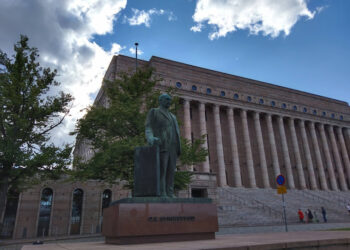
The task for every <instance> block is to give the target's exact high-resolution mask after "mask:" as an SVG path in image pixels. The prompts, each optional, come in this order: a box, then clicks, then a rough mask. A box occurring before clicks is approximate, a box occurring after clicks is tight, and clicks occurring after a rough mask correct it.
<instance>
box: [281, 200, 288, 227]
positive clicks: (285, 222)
mask: <svg viewBox="0 0 350 250" xmlns="http://www.w3.org/2000/svg"><path fill="white" fill-rule="evenodd" d="M282 205H283V217H284V225H285V227H286V232H288V226H287V215H286V204H285V202H284V194H282Z"/></svg>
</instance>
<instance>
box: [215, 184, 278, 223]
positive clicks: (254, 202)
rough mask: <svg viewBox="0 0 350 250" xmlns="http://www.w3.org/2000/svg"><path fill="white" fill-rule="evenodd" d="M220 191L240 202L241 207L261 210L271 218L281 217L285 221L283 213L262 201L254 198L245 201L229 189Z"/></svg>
mask: <svg viewBox="0 0 350 250" xmlns="http://www.w3.org/2000/svg"><path fill="white" fill-rule="evenodd" d="M220 190H223V191H225V192H226V193H227V194H229V197H230V199H231V200H235V201H238V202H239V203H240V205H244V206H246V207H254V208H260V209H262V210H263V211H264V212H267V213H268V214H269V215H270V216H276V217H279V216H280V217H281V218H282V220H283V214H282V212H280V211H278V210H276V209H274V208H272V207H270V206H268V205H266V204H265V203H263V202H261V201H258V200H255V199H253V198H249V200H247V199H246V198H245V199H244V198H242V197H240V196H239V195H238V194H237V193H233V192H231V191H230V190H229V189H227V188H220Z"/></svg>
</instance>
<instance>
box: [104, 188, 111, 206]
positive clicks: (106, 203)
mask: <svg viewBox="0 0 350 250" xmlns="http://www.w3.org/2000/svg"><path fill="white" fill-rule="evenodd" d="M111 201H112V191H111V190H110V189H106V190H105V191H103V194H102V209H104V208H106V207H108V206H109V204H111Z"/></svg>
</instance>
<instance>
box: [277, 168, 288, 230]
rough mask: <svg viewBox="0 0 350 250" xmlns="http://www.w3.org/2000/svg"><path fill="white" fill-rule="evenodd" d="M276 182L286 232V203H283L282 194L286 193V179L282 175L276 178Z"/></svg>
mask: <svg viewBox="0 0 350 250" xmlns="http://www.w3.org/2000/svg"><path fill="white" fill-rule="evenodd" d="M276 182H277V193H278V194H282V206H283V217H284V225H285V228H286V232H288V225H287V215H286V203H285V202H284V194H285V193H287V188H286V186H284V184H285V182H286V179H285V178H284V176H283V175H281V174H280V175H278V176H277V177H276Z"/></svg>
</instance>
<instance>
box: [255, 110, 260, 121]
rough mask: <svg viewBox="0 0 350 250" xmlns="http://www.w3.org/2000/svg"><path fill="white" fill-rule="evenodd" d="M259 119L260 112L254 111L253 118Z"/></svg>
mask: <svg viewBox="0 0 350 250" xmlns="http://www.w3.org/2000/svg"><path fill="white" fill-rule="evenodd" d="M259 119H260V112H258V111H254V120H259Z"/></svg>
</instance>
